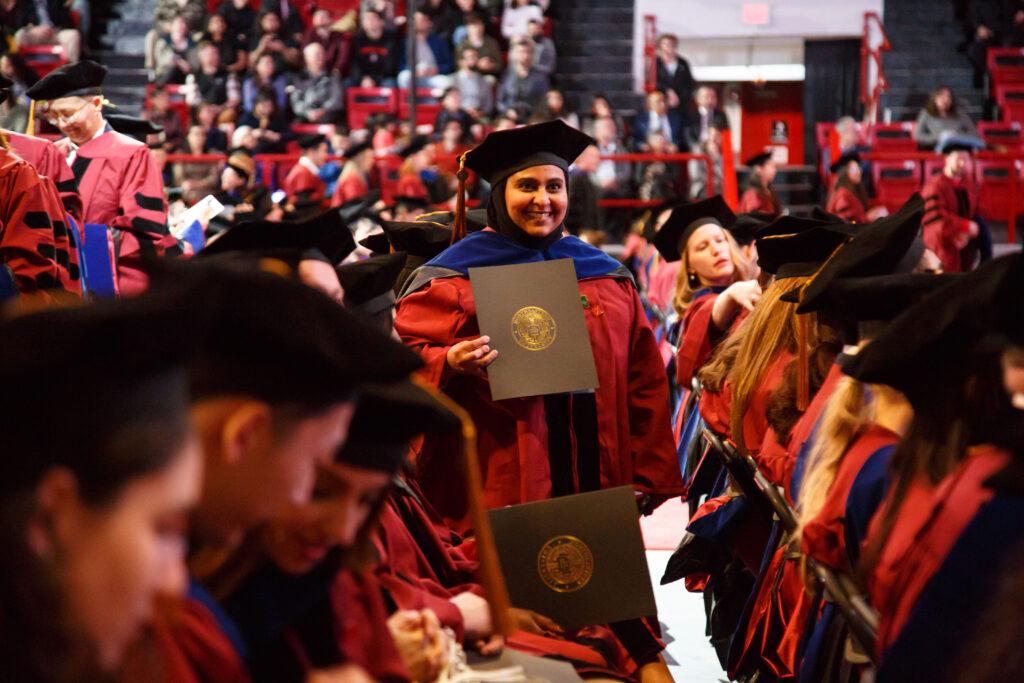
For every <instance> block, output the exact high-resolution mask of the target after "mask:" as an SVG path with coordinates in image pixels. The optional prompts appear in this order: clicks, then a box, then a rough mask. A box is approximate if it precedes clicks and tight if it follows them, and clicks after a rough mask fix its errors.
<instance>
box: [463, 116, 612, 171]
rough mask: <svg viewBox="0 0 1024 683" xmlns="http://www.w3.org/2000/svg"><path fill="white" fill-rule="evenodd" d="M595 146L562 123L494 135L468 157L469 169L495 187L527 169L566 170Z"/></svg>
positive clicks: (467, 164) (549, 123) (511, 130)
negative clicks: (557, 168) (543, 166)
mask: <svg viewBox="0 0 1024 683" xmlns="http://www.w3.org/2000/svg"><path fill="white" fill-rule="evenodd" d="M593 144H596V143H595V142H594V139H593V138H591V137H590V136H589V135H584V134H583V133H581V132H580V131H578V130H576V129H575V128H573V127H572V126H569V125H567V124H566V123H565V122H564V121H562V120H561V119H555V120H554V121H546V122H544V123H537V124H534V125H531V126H522V127H520V128H512V129H510V130H499V131H494V132H493V133H491V134H490V135H488V136H487V137H486V138H484V141H483V142H481V143H480V144H479V145H477V146H476V147H474V148H473V149H471V150H470V151H469V152H467V153H466V166H467V167H468V168H469V169H470V170H472V171H475V172H476V173H477V175H479V176H480V177H481V178H483V179H484V180H486V181H487V182H488V183H490V184H491V185H492V186H493V185H495V184H497V183H499V182H500V181H502V180H504V179H505V178H507V177H509V176H510V175H512V174H513V173H517V172H519V171H521V170H523V169H524V168H530V167H531V166H541V165H546V164H552V165H554V166H558V167H560V168H562V169H563V170H567V169H568V168H569V165H570V164H571V163H572V162H574V161H575V160H576V157H578V156H579V155H580V153H581V152H582V151H583V150H584V149H586V148H587V147H588V146H590V145H593Z"/></svg>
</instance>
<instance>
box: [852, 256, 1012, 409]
mask: <svg viewBox="0 0 1024 683" xmlns="http://www.w3.org/2000/svg"><path fill="white" fill-rule="evenodd" d="M1022 268H1024V255H1021V254H1019V253H1018V254H1013V255H1010V256H1004V257H1001V258H997V259H993V260H991V261H988V262H986V263H983V264H982V265H981V266H979V267H978V268H977V269H976V270H974V271H971V272H969V273H964V274H962V275H960V276H959V277H958V278H956V279H955V280H953V281H952V282H951V283H949V284H947V285H944V286H941V287H939V288H937V289H935V290H934V291H932V292H931V293H930V294H928V295H927V296H925V297H924V298H923V299H921V300H920V301H918V303H917V304H915V305H914V306H913V307H911V308H910V309H908V310H907V311H905V312H904V313H903V314H902V315H900V316H899V317H897V318H896V319H895V320H893V321H892V323H890V324H889V326H888V327H886V329H885V331H884V332H883V333H882V334H881V335H879V336H878V337H877V338H876V339H875V340H874V341H872V342H871V343H870V344H868V345H867V346H865V347H864V348H863V349H862V350H861V351H860V353H858V354H857V355H856V356H854V357H853V358H852V359H851V360H850V362H849V363H848V364H847V365H846V367H845V368H844V372H846V374H848V375H850V376H851V377H853V378H855V379H857V380H860V381H861V382H866V383H869V384H886V385H888V386H891V387H893V388H895V389H898V390H900V391H902V392H903V393H904V394H906V395H907V397H908V398H909V399H910V400H911V402H912V403H914V402H928V401H935V400H943V401H948V400H950V397H949V395H948V392H944V391H942V390H941V387H942V386H943V383H944V380H945V378H946V377H947V376H948V375H949V372H951V370H952V369H954V368H957V367H959V366H961V365H963V363H964V361H965V359H966V358H967V357H968V356H970V355H971V354H972V353H974V352H977V351H979V350H982V349H985V348H988V345H989V344H990V343H991V341H992V337H993V334H994V333H998V331H999V327H1000V325H999V323H1000V320H1001V319H1003V317H1002V316H1005V315H1013V316H1019V313H1020V303H1019V296H1020V293H1019V292H1012V294H1011V293H1010V292H1009V291H1008V290H1007V287H1008V285H1009V284H1010V283H1012V282H1013V281H1014V278H1017V279H1018V280H1019V274H1020V272H1021V269H1022ZM1008 296H1011V297H1016V303H1015V305H1014V306H1013V307H1011V310H1010V311H1009V312H1006V311H1002V310H1001V309H1002V308H1003V307H1002V306H1001V304H1002V302H1004V301H1005V300H1006V298H1007V297H1008Z"/></svg>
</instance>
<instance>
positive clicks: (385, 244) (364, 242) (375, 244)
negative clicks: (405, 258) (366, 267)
mask: <svg viewBox="0 0 1024 683" xmlns="http://www.w3.org/2000/svg"><path fill="white" fill-rule="evenodd" d="M359 246H361V247H365V248H367V249H369V250H370V252H371V253H372V254H374V255H376V256H384V255H387V254H390V253H391V242H390V240H388V236H387V233H385V232H384V231H383V230H381V231H380V232H374V233H371V234H369V235H367V236H366V237H364V238H363V239H361V240H359Z"/></svg>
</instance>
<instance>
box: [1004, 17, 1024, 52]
mask: <svg viewBox="0 0 1024 683" xmlns="http://www.w3.org/2000/svg"><path fill="white" fill-rule="evenodd" d="M1006 47H1024V7H1020V8H1018V9H1017V10H1016V11H1014V13H1013V21H1012V22H1011V24H1010V32H1009V34H1008V35H1007V37H1006Z"/></svg>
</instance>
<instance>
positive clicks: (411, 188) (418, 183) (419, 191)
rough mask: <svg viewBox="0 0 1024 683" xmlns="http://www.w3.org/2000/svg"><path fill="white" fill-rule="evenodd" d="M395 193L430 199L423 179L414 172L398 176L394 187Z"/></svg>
mask: <svg viewBox="0 0 1024 683" xmlns="http://www.w3.org/2000/svg"><path fill="white" fill-rule="evenodd" d="M395 194H396V195H398V196H400V197H416V198H417V199H426V200H429V199H430V194H429V193H428V192H427V186H426V185H424V184H423V179H422V178H420V176H419V174H416V173H403V174H402V175H401V176H399V177H398V186H397V187H396V188H395Z"/></svg>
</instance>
